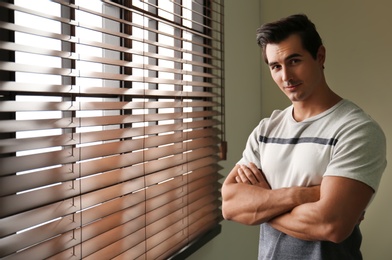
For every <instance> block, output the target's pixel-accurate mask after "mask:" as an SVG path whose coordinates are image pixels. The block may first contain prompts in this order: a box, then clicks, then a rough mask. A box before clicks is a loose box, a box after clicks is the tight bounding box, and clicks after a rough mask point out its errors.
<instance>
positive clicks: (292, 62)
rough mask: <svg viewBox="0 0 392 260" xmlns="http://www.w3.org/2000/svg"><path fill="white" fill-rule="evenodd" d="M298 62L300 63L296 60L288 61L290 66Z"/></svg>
mask: <svg viewBox="0 0 392 260" xmlns="http://www.w3.org/2000/svg"><path fill="white" fill-rule="evenodd" d="M298 62H300V60H297V59H293V60H290V63H291V64H297V63H298Z"/></svg>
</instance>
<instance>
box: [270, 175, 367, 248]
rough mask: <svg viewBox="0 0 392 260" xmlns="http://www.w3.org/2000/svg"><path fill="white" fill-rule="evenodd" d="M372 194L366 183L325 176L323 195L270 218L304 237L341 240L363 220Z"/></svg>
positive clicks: (284, 229)
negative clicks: (311, 201) (316, 199)
mask: <svg viewBox="0 0 392 260" xmlns="http://www.w3.org/2000/svg"><path fill="white" fill-rule="evenodd" d="M371 195H372V190H371V189H370V188H369V187H367V186H366V185H364V184H361V183H358V182H356V181H353V180H349V179H346V178H333V177H332V178H331V177H330V178H325V179H324V181H323V184H322V185H321V198H320V200H319V201H317V202H314V203H306V204H303V205H299V206H297V207H295V208H294V209H293V210H292V211H290V212H288V213H285V214H282V215H280V216H277V217H275V218H274V219H271V220H270V221H269V224H271V226H272V227H274V228H276V229H278V230H279V231H281V232H283V233H285V234H288V235H290V236H293V237H296V238H299V239H303V240H312V241H314V240H324V241H331V242H334V243H340V242H342V241H343V240H345V239H346V238H347V237H348V236H349V235H350V234H351V233H352V231H353V229H354V227H355V226H356V225H357V224H359V223H360V222H361V221H362V220H363V213H364V210H365V208H366V205H367V203H368V201H369V200H370V197H371Z"/></svg>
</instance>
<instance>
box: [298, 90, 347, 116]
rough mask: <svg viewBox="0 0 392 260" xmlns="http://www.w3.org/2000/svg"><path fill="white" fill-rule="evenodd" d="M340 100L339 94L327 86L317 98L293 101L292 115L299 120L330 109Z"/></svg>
mask: <svg viewBox="0 0 392 260" xmlns="http://www.w3.org/2000/svg"><path fill="white" fill-rule="evenodd" d="M340 100H342V98H341V97H340V96H338V95H337V94H336V93H334V92H333V91H332V90H331V89H330V88H327V91H325V92H323V93H321V94H320V95H319V98H313V99H309V100H304V101H297V102H293V106H294V110H293V117H294V119H295V120H296V121H297V122H301V121H303V120H305V119H307V118H310V117H313V116H316V115H318V114H320V113H322V112H324V111H326V110H328V109H330V108H331V107H333V106H334V105H336V104H337V103H338V102H339V101H340Z"/></svg>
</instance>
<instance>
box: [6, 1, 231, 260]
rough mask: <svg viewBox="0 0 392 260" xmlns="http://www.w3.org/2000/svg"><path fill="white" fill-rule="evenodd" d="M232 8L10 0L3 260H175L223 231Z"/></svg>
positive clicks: (167, 3) (169, 3)
mask: <svg viewBox="0 0 392 260" xmlns="http://www.w3.org/2000/svg"><path fill="white" fill-rule="evenodd" d="M223 9H224V7H223V0H194V1H188V0H145V1H142V0H117V1H114V0H113V1H109V0H102V1H100V0H89V1H86V0H63V1H61V0H55V1H48V0H35V1H27V0H13V1H12V0H7V1H1V2H0V120H1V123H0V169H1V170H0V257H1V258H4V259H63V258H64V259H65V258H66V259H81V258H83V259H165V258H168V257H170V256H171V255H173V254H175V253H176V252H177V251H179V250H181V248H183V247H185V246H187V245H188V244H190V243H192V241H194V240H195V239H198V238H200V237H201V236H203V235H204V234H206V233H207V232H208V231H209V230H211V229H212V228H214V227H215V226H216V225H219V222H220V221H221V219H222V218H221V212H220V192H219V189H220V185H219V180H220V179H221V175H220V174H219V170H220V169H221V168H220V166H219V164H218V163H219V161H220V160H221V159H224V157H225V152H226V146H225V141H224V139H225V137H224V77H223V69H224V67H223V62H224V61H223V48H224V46H223Z"/></svg>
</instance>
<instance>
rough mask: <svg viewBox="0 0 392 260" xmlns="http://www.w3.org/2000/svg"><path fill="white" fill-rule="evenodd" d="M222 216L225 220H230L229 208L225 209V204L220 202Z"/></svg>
mask: <svg viewBox="0 0 392 260" xmlns="http://www.w3.org/2000/svg"><path fill="white" fill-rule="evenodd" d="M222 216H223V218H224V219H225V220H232V215H231V213H230V210H229V208H228V207H227V202H225V201H224V200H222Z"/></svg>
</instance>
